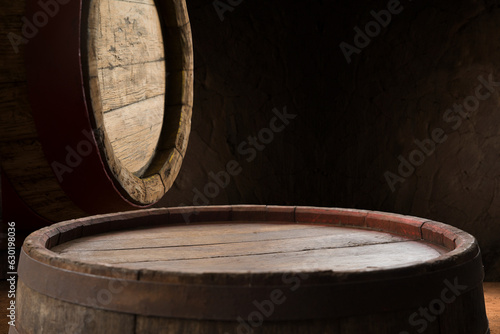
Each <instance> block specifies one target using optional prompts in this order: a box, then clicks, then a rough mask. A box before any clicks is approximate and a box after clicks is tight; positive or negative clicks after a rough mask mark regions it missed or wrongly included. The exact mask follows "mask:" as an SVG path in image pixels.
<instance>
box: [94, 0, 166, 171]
mask: <svg viewBox="0 0 500 334" xmlns="http://www.w3.org/2000/svg"><path fill="white" fill-rule="evenodd" d="M88 36H89V39H88V47H89V72H90V77H91V79H92V80H96V81H97V84H96V85H94V86H92V89H91V96H92V100H93V101H94V104H93V109H94V112H95V113H103V114H104V127H105V130H106V132H107V134H108V136H109V140H110V142H111V145H112V147H113V152H114V154H116V156H117V158H118V159H119V160H120V161H121V162H122V164H123V166H124V167H125V168H128V169H129V170H130V171H132V172H137V171H139V170H140V169H142V168H143V167H144V166H145V165H147V164H148V163H149V160H150V159H151V157H152V155H153V153H154V151H155V149H156V145H157V142H158V138H159V137H160V131H161V125H162V122H163V112H164V108H165V86H166V85H165V78H166V69H165V54H164V47H163V38H162V32H161V26H160V21H159V17H158V12H157V10H156V7H155V4H154V1H153V0H144V1H140V2H129V1H120V0H104V1H93V2H92V5H91V9H90V14H89V31H88ZM96 102H98V103H96Z"/></svg>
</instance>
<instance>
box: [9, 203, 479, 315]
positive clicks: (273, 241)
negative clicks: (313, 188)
mask: <svg viewBox="0 0 500 334" xmlns="http://www.w3.org/2000/svg"><path fill="white" fill-rule="evenodd" d="M18 273H19V279H20V280H21V281H22V282H23V284H26V285H27V286H28V287H30V288H31V289H32V290H35V291H37V292H39V293H41V294H43V295H46V296H50V297H52V298H56V299H60V300H63V301H67V302H70V303H75V304H79V305H93V304H92V303H91V300H90V301H89V298H88V294H89V293H90V294H96V295H98V294H100V293H101V294H102V293H104V292H105V291H111V290H113V291H115V288H116V286H117V285H121V286H125V287H126V288H125V289H124V290H123V291H122V292H120V293H118V294H114V295H113V298H112V299H110V300H109V303H106V305H100V306H99V308H102V309H104V310H113V311H118V312H125V313H130V314H142V315H148V316H167V317H180V318H189V319H219V320H220V319H225V320H231V319H233V320H234V319H235V318H236V317H237V316H238V315H240V314H246V313H248V312H249V311H250V310H249V309H248V307H249V305H250V306H251V305H253V304H252V301H254V300H263V299H265V298H268V297H269V296H271V295H273V293H276V291H286V290H290V291H294V293H293V296H292V295H289V296H288V297H289V299H287V300H289V301H288V302H287V303H286V306H283V307H282V308H280V310H279V312H276V314H273V319H288V320H290V319H297V317H300V318H303V317H306V318H308V319H309V318H311V319H312V318H324V317H338V316H339V315H341V314H346V315H348V314H353V313H356V314H357V313H359V314H362V313H365V312H370V311H373V308H374V307H382V306H381V305H380V301H383V302H382V304H383V308H384V309H387V310H389V309H395V310H396V309H400V308H401V307H408V303H409V301H410V303H411V304H412V305H414V306H417V305H421V304H422V303H423V302H424V303H425V300H427V299H428V298H431V299H432V298H434V296H436V295H438V294H439V293H440V292H441V290H442V285H443V284H444V283H443V282H448V283H449V282H460V284H463V285H464V286H467V289H469V290H470V289H473V288H474V287H476V286H478V285H479V284H481V282H482V279H483V278H484V276H483V271H482V263H481V254H480V251H479V247H478V245H477V242H476V240H475V239H474V237H472V236H471V235H470V234H468V233H466V232H463V231H461V230H458V229H456V228H454V227H452V226H449V225H445V224H442V223H438V222H433V221H429V220H426V219H421V218H416V217H409V216H402V215H396V214H387V213H381V212H370V211H363V210H349V209H335V208H330V209H329V208H310V207H276V206H215V207H189V208H173V209H149V210H142V211H140V212H129V213H119V214H107V215H101V216H93V217H89V218H82V219H76V220H72V221H66V222H62V223H58V224H54V225H52V226H48V227H45V228H43V229H41V230H38V231H36V232H34V233H32V234H31V235H30V236H28V238H27V239H26V240H25V242H24V245H23V250H22V254H21V257H20V262H19V268H18ZM54 282H58V284H54ZM457 284H458V283H457ZM75 286H78V287H79V288H78V289H75V288H74V287H75ZM299 286H300V289H298V287H299ZM295 289H297V290H296V291H295ZM388 291H391V293H390V295H388V294H387V292H388ZM288 297H287V298H288ZM292 297H293V298H292ZM335 300H337V301H339V300H341V301H342V302H341V303H339V302H335V303H333V304H332V301H335ZM348 300H352V302H350V303H347V304H349V305H347V304H346V301H348ZM357 300H358V301H359V300H364V301H367V302H366V303H365V302H364V303H363V305H360V303H359V302H356V301H357ZM368 301H371V302H368ZM212 304H213V305H215V304H217V305H219V306H220V307H219V306H218V307H217V308H216V310H213V309H212V308H210V311H207V308H206V307H205V305H212ZM304 305H308V307H307V309H304V307H303V306H304ZM292 310H293V311H292ZM299 310H300V311H299Z"/></svg>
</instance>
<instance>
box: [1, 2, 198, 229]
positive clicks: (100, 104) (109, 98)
mask: <svg viewBox="0 0 500 334" xmlns="http://www.w3.org/2000/svg"><path fill="white" fill-rule="evenodd" d="M37 6H39V4H38V3H33V8H32V9H30V8H31V7H29V6H26V2H25V1H14V2H2V4H0V31H2V33H3V34H4V38H2V39H1V40H0V56H1V57H0V155H1V156H2V159H1V161H2V162H1V164H2V168H3V170H4V171H5V173H6V174H7V176H8V177H9V179H10V181H11V183H12V184H13V187H14V188H15V190H16V192H17V193H18V194H19V195H20V197H21V198H22V200H23V201H24V202H26V204H27V206H28V207H30V208H31V209H33V211H35V212H36V213H38V214H39V215H40V216H42V217H44V218H47V219H48V220H53V221H60V220H64V219H71V218H78V217H83V216H85V215H87V214H88V213H89V212H91V213H96V212H99V213H102V212H105V211H106V210H108V209H105V208H104V209H103V208H99V209H96V208H94V209H95V210H94V209H93V208H92V205H91V204H90V205H89V203H91V201H92V198H86V197H85V196H86V195H83V196H82V192H81V189H75V188H77V187H73V188H72V186H70V185H68V184H73V183H71V182H69V183H65V184H61V183H60V182H62V180H61V177H60V175H61V174H60V170H59V171H55V170H54V168H52V167H53V164H54V163H55V162H57V163H60V164H61V165H58V166H59V167H61V166H62V167H61V168H65V169H64V170H65V173H66V174H64V175H65V176H67V175H73V176H74V175H76V173H75V174H71V173H72V172H73V171H74V170H75V169H72V168H69V167H68V166H67V165H66V161H65V159H66V160H67V158H68V155H67V152H68V150H74V149H75V148H76V146H77V145H78V144H79V143H80V142H79V141H80V140H87V139H86V138H82V139H78V138H75V137H77V136H78V135H79V134H80V133H83V132H82V128H84V129H86V130H87V131H88V132H89V133H92V132H93V136H94V137H95V138H92V139H91V145H94V146H93V148H94V149H93V150H92V153H91V155H92V159H94V160H95V161H94V160H91V159H90V158H88V159H87V160H85V162H86V161H89V164H90V161H92V162H91V163H92V164H94V166H99V167H100V166H101V165H100V163H99V161H98V160H99V159H102V160H103V168H102V170H100V171H99V173H97V174H99V177H95V174H96V173H89V174H93V175H87V176H86V177H76V179H93V177H94V179H95V180H98V179H99V180H103V182H100V181H99V182H97V181H96V182H94V184H95V185H94V186H90V187H89V189H90V188H99V186H98V185H99V184H103V183H106V182H107V183H106V185H107V188H106V189H108V190H109V192H111V193H112V194H111V195H112V196H111V197H113V196H115V197H114V199H112V200H111V199H110V202H109V204H110V205H108V206H106V208H107V207H109V208H110V209H109V210H117V209H116V208H120V210H121V211H123V210H128V209H132V208H134V207H137V206H138V207H143V206H145V205H150V204H152V203H155V202H156V201H158V200H159V199H160V198H161V197H162V196H163V195H164V194H165V192H166V191H167V190H168V189H169V188H170V187H171V186H172V184H173V182H174V180H175V178H176V176H177V174H178V172H179V170H180V167H181V164H182V160H183V156H184V152H185V150H186V147H187V142H188V138H189V131H190V126H191V109H192V94H193V91H192V88H193V86H192V81H193V75H192V73H191V75H189V76H183V77H182V78H181V79H180V81H179V76H178V73H177V74H176V75H175V76H172V77H171V78H170V77H169V75H168V74H167V73H168V72H174V71H179V67H177V66H173V65H175V64H189V66H187V67H185V68H186V69H190V70H192V69H193V66H192V60H193V49H192V42H191V32H190V26H189V19H188V13H187V8H186V5H185V3H184V1H180V0H179V1H178V0H175V1H174V0H171V1H166V2H165V3H163V4H162V5H161V6H158V7H157V4H155V2H154V1H153V0H138V1H120V0H104V1H98V0H94V1H89V2H84V3H83V11H81V13H82V17H81V21H82V22H81V27H80V28H81V36H79V33H78V31H79V29H76V28H77V27H76V26H73V23H75V22H79V18H78V17H76V15H79V14H80V11H79V10H78V8H77V6H76V5H74V6H73V5H72V6H66V5H65V4H60V7H59V10H60V11H61V12H63V9H64V11H65V13H64V14H60V15H55V16H54V17H51V18H50V22H49V24H48V26H47V28H46V29H43V30H42V29H40V30H39V33H38V34H37V35H36V36H32V37H33V39H31V40H30V39H28V40H24V41H23V42H22V43H19V45H17V46H14V47H13V45H12V44H11V41H10V40H9V38H11V39H12V38H14V37H13V36H14V34H15V38H23V37H22V34H23V31H22V29H23V24H24V22H25V21H26V20H25V19H27V20H28V21H29V20H30V19H31V16H33V14H32V13H31V14H30V13H28V12H26V11H27V10H35V11H36V10H37V9H38V7H37ZM66 8H70V9H67V10H66ZM75 8H76V9H75ZM165 10H168V11H169V12H168V13H166V12H165ZM172 10H174V11H181V12H172ZM71 15H75V18H72V17H71ZM27 16H30V17H27ZM160 16H161V17H162V20H160ZM23 20H24V21H23ZM68 22H69V23H68ZM59 25H61V26H62V28H57V29H53V28H54V27H56V26H59ZM70 25H71V26H70ZM166 27H169V29H170V32H171V33H169V34H167V33H166V30H165V29H166ZM66 32H68V34H66ZM165 36H166V37H167V44H172V45H173V47H174V48H173V49H172V50H168V49H166V47H165V43H164V42H163V39H164V38H165ZM35 37H36V38H35ZM30 38H31V37H30ZM64 38H66V39H68V38H71V39H72V40H71V42H75V41H79V40H80V38H81V44H79V43H70V44H71V45H72V48H68V49H67V50H71V51H68V52H74V53H72V54H71V56H72V57H73V56H74V57H80V62H78V61H75V59H73V58H72V59H73V60H72V61H73V62H70V61H68V64H70V65H68V66H69V67H68V68H66V70H68V72H71V74H70V73H68V76H71V77H68V83H71V84H72V85H73V84H75V83H76V86H75V87H76V88H75V87H74V86H72V85H68V87H73V88H75V89H74V90H73V92H75V98H74V99H77V98H78V99H81V101H80V100H79V101H78V103H80V105H79V106H80V107H81V108H80V111H79V115H82V113H84V114H85V110H86V109H87V110H88V112H89V116H90V120H91V122H90V123H89V122H88V119H87V117H86V115H83V117H82V118H80V120H83V123H81V122H76V121H75V123H74V124H73V123H71V122H67V120H66V121H64V123H66V124H61V126H63V127H65V129H70V130H73V129H74V131H66V133H65V134H64V135H60V136H59V134H58V132H57V131H54V130H53V129H52V127H53V126H55V125H54V124H56V122H54V120H53V119H52V120H51V121H48V119H51V118H50V117H47V119H44V118H43V117H39V116H37V115H43V114H41V112H42V111H43V112H44V113H45V112H46V111H45V109H48V108H47V105H46V103H47V102H46V100H44V99H43V98H41V99H40V101H42V102H40V101H38V98H39V97H40V96H42V97H43V96H49V95H50V94H40V96H38V97H37V96H36V95H37V94H36V92H38V91H42V90H47V92H50V90H51V87H52V84H54V82H58V83H61V82H66V81H65V80H61V79H58V80H53V82H51V81H50V80H47V85H44V81H43V78H44V77H45V76H46V75H47V76H48V73H46V72H43V71H41V72H40V73H44V75H38V74H39V72H38V71H37V70H36V69H37V65H36V64H37V58H36V55H35V53H36V52H31V53H30V54H27V49H31V48H32V49H33V50H38V51H37V52H42V53H43V54H41V55H40V59H41V61H46V62H48V64H45V65H44V66H40V67H38V68H50V67H51V66H55V67H58V65H57V64H52V63H50V61H51V59H54V57H52V56H51V54H50V52H58V51H57V50H56V49H57V47H49V48H47V50H41V49H37V48H39V47H40V45H47V43H48V44H50V42H52V41H54V40H58V39H64ZM45 42H47V43H45ZM55 44H56V45H59V44H58V43H55ZM78 45H79V46H78ZM27 46H28V47H27ZM31 46H33V47H31ZM80 49H81V50H80ZM45 51H47V53H45ZM58 54H62V53H58ZM177 56H178V57H180V59H178V60H176V59H174V58H175V57H177ZM70 58H71V57H70ZM26 59H29V60H30V61H29V64H32V65H30V66H29V67H28V66H27V65H26V64H27V63H26ZM165 59H169V61H171V63H172V66H171V68H168V66H167V65H168V64H167V62H166V61H165ZM75 64H76V65H75ZM78 64H82V66H83V67H82V68H79V67H77V66H79V65H78ZM46 65H47V66H46ZM183 69H184V68H183ZM73 70H74V71H73ZM65 73H66V71H60V74H59V75H61V76H62V78H63V79H65V78H64V74H65ZM82 73H83V87H81V83H82V80H81V78H80V79H79V78H77V77H78V76H80V75H81V74H82ZM30 75H32V76H33V75H34V77H36V78H37V80H35V82H36V84H34V83H33V80H31V81H30V85H28V81H27V80H28V79H27V78H28V76H30ZM40 78H42V79H40ZM32 79H33V78H32ZM38 79H40V80H39V81H38ZM75 79H77V80H75ZM182 80H184V81H185V82H183V81H182ZM167 83H168V94H167ZM176 84H179V85H181V87H175V85H176ZM33 85H35V86H36V85H41V86H43V87H38V88H37V87H32V86H33ZM78 85H80V86H78ZM29 87H31V88H29ZM41 88H43V89H42V90H41ZM82 88H83V89H84V90H85V93H86V94H85V95H86V96H85V98H84V97H83V96H82V95H81V89H82ZM60 89H61V87H59V86H57V85H55V84H54V88H53V89H52V91H54V92H56V91H59V90H60ZM33 92H35V93H33ZM66 93H71V92H66ZM30 94H32V95H33V96H30ZM69 95H72V94H65V96H69ZM167 95H168V97H169V99H170V104H169V101H168V100H166V96H167ZM76 96H78V97H76ZM34 99H35V100H36V101H38V102H36V103H35V104H34V105H33V106H32V105H31V104H30V101H31V102H33V101H34ZM84 99H87V100H86V101H84ZM62 100H64V99H62ZM69 100H70V101H73V100H71V98H69ZM177 101H191V102H190V103H189V104H188V105H186V106H182V105H176V103H177ZM71 103H72V102H70V104H71ZM75 103H76V101H75ZM82 106H83V107H82ZM167 106H168V112H169V116H168V117H164V114H165V112H164V111H165V108H166V107H167ZM66 107H67V106H65V107H64V109H66ZM33 108H34V109H33ZM55 110H59V111H60V110H63V107H61V108H57V109H55ZM75 110H76V109H75ZM34 115H35V116H36V117H34ZM48 116H52V118H54V117H53V115H48ZM47 124H50V127H48V126H47ZM47 129H50V131H49V130H47ZM71 133H72V134H77V135H75V137H72V135H69V134H71ZM50 134H53V136H52V135H50ZM58 136H59V137H58ZM56 137H57V138H56ZM54 138H56V139H54ZM94 139H95V141H96V142H97V143H96V142H95V141H94ZM54 140H57V142H58V143H61V147H57V149H54V150H52V148H54V147H55V146H57V145H48V144H47V142H50V143H52V144H53V141H54ZM66 142H67V144H68V146H67V147H66V146H64V143H66ZM43 143H45V144H43ZM159 144H160V145H159ZM44 145H45V147H44ZM95 145H97V146H95ZM68 147H69V148H68ZM97 152H99V153H100V154H98V153H97ZM75 164H78V166H80V165H79V163H75ZM84 170H87V169H82V168H81V169H78V170H77V171H78V173H85V172H84ZM89 170H90V169H89ZM146 171H147V172H146ZM93 172H95V171H93ZM56 174H57V175H56ZM74 179H75V177H74ZM63 188H64V189H63ZM96 191H97V192H98V191H99V189H96ZM96 191H93V190H89V194H90V193H94V194H95V193H96ZM103 196H104V195H103ZM90 197H91V196H90ZM100 202H103V201H100ZM111 202H113V203H111ZM101 204H102V203H101ZM82 208H85V211H86V212H84V210H83V209H82ZM111 208H113V209H111Z"/></svg>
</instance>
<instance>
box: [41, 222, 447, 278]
mask: <svg viewBox="0 0 500 334" xmlns="http://www.w3.org/2000/svg"><path fill="white" fill-rule="evenodd" d="M51 250H52V251H53V252H55V253H57V254H58V255H59V256H61V257H63V258H65V259H68V260H72V261H78V262H83V263H87V264H102V265H109V266H114V267H119V268H128V269H136V270H142V269H149V270H159V271H169V272H185V273H195V274H201V273H249V272H252V273H273V272H287V271H298V272H302V271H359V270H361V271H370V270H372V271H373V270H380V269H384V268H385V269H387V268H396V267H401V266H408V265H410V264H415V263H424V262H425V261H428V260H431V259H435V258H437V257H439V256H440V255H442V254H445V253H446V252H447V250H446V249H445V248H444V247H442V246H438V245H434V244H431V243H428V242H426V241H423V240H419V239H415V238H409V237H404V236H397V235H394V234H390V233H386V232H379V231H369V230H363V229H355V228H346V227H332V226H321V225H314V226H311V225H308V224H283V223H280V222H265V223H252V222H247V221H234V222H214V223H212V224H192V225H188V226H186V225H184V226H169V225H166V226H161V227H153V228H143V229H132V230H125V231H115V232H108V233H103V234H98V235H95V236H88V237H83V238H78V239H75V240H72V241H69V242H66V243H63V244H61V245H58V246H56V247H54V248H52V249H51Z"/></svg>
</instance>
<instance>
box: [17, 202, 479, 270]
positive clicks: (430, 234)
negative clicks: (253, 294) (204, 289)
mask: <svg viewBox="0 0 500 334" xmlns="http://www.w3.org/2000/svg"><path fill="white" fill-rule="evenodd" d="M186 215H191V217H190V218H191V219H190V220H189V221H187V222H186V221H185V218H184V217H186ZM193 215H194V216H193ZM292 217H293V218H292ZM328 219H329V220H330V221H328ZM335 219H336V220H335ZM339 219H340V220H339ZM383 219H386V221H387V224H386V225H385V226H384V225H382V224H381V222H382V221H383ZM241 220H245V221H247V220H248V221H251V222H282V223H294V224H295V223H300V224H320V225H327V226H337V227H353V228H359V229H368V230H374V231H381V232H386V233H393V234H397V235H402V236H408V234H406V233H409V234H410V235H409V236H415V233H416V232H417V233H419V234H420V238H419V239H421V240H424V241H428V242H430V243H433V244H436V245H438V246H441V247H444V248H446V249H449V252H448V253H445V254H442V255H441V256H439V257H437V258H435V259H432V260H429V261H425V262H424V263H425V265H426V268H425V270H424V271H425V272H427V271H428V270H429V268H431V269H432V270H435V271H437V270H441V269H443V268H448V267H450V266H453V265H455V264H460V263H464V262H466V261H469V260H471V259H473V258H474V257H475V256H476V255H477V253H478V252H479V245H478V243H477V240H476V239H475V238H474V237H473V236H472V235H470V234H469V233H467V232H464V231H462V230H460V229H458V228H456V227H453V226H450V225H447V224H443V223H440V222H435V221H431V220H427V219H423V218H418V217H412V216H405V215H399V214H393V213H384V212H377V211H366V210H355V209H341V208H319V207H300V206H297V207H295V206H293V207H283V206H259V205H231V206H199V207H195V206H193V207H177V208H153V209H146V210H141V211H132V212H126V213H111V214H104V215H98V216H92V217H86V218H80V219H75V220H69V221H65V222H60V223H57V224H54V225H51V226H47V227H45V228H42V229H41V230H38V231H35V232H34V233H32V234H30V235H29V236H28V237H27V238H26V240H25V242H24V244H23V249H24V250H25V252H26V253H27V254H28V255H30V256H32V257H34V258H35V259H36V260H38V261H40V262H42V263H46V264H50V265H51V266H54V267H59V268H66V267H67V260H65V259H62V258H60V257H59V256H58V255H57V253H55V252H52V251H51V250H50V249H51V248H53V247H55V246H56V245H60V244H62V243H64V242H68V241H71V240H74V239H77V238H80V237H84V236H90V235H95V234H98V233H103V232H111V231H117V230H125V229H132V228H142V227H154V226H161V225H184V224H185V225H189V224H196V223H203V222H206V223H210V222H224V221H227V222H235V221H241ZM305 220H307V221H305ZM401 225H402V226H405V227H406V229H398V227H400V226H401ZM412 233H413V235H412ZM71 263H75V264H77V265H78V262H76V261H71ZM79 266H80V267H81V268H83V267H85V272H86V273H89V274H97V275H105V276H106V274H107V273H108V275H110V277H112V276H113V274H112V272H113V268H110V267H108V266H103V265H99V264H93V267H92V268H91V270H90V271H89V268H87V266H85V264H84V263H81V264H79ZM110 269H111V270H110ZM119 271H120V274H121V275H123V274H124V273H127V275H128V276H138V271H137V270H131V269H125V268H121V269H120V270H119ZM421 271H422V268H420V267H419V266H413V264H410V266H408V267H406V266H405V267H399V268H395V269H383V270H371V271H369V272H366V273H369V275H370V277H371V279H372V278H373V276H377V273H378V272H380V273H379V275H381V276H380V277H383V276H385V275H383V274H387V275H389V276H388V277H391V276H392V275H412V274H417V273H419V272H421ZM142 272H145V270H142ZM159 272H163V271H159ZM165 273H166V274H171V272H167V271H165ZM331 273H332V274H335V273H338V272H333V271H332V272H331ZM341 273H345V272H341ZM366 273H365V272H361V271H356V272H352V273H351V274H350V275H354V276H358V277H359V278H362V276H363V275H365V274H366ZM324 274H325V273H323V274H322V275H324ZM184 275H185V276H186V277H189V276H190V275H189V274H184ZM252 276H254V277H255V278H257V277H259V276H262V277H266V278H268V275H267V274H262V275H261V274H258V273H253V274H252ZM339 276H342V277H345V276H343V275H339ZM354 276H350V277H349V279H353V278H354ZM157 278H158V277H157ZM142 279H144V277H142Z"/></svg>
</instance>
